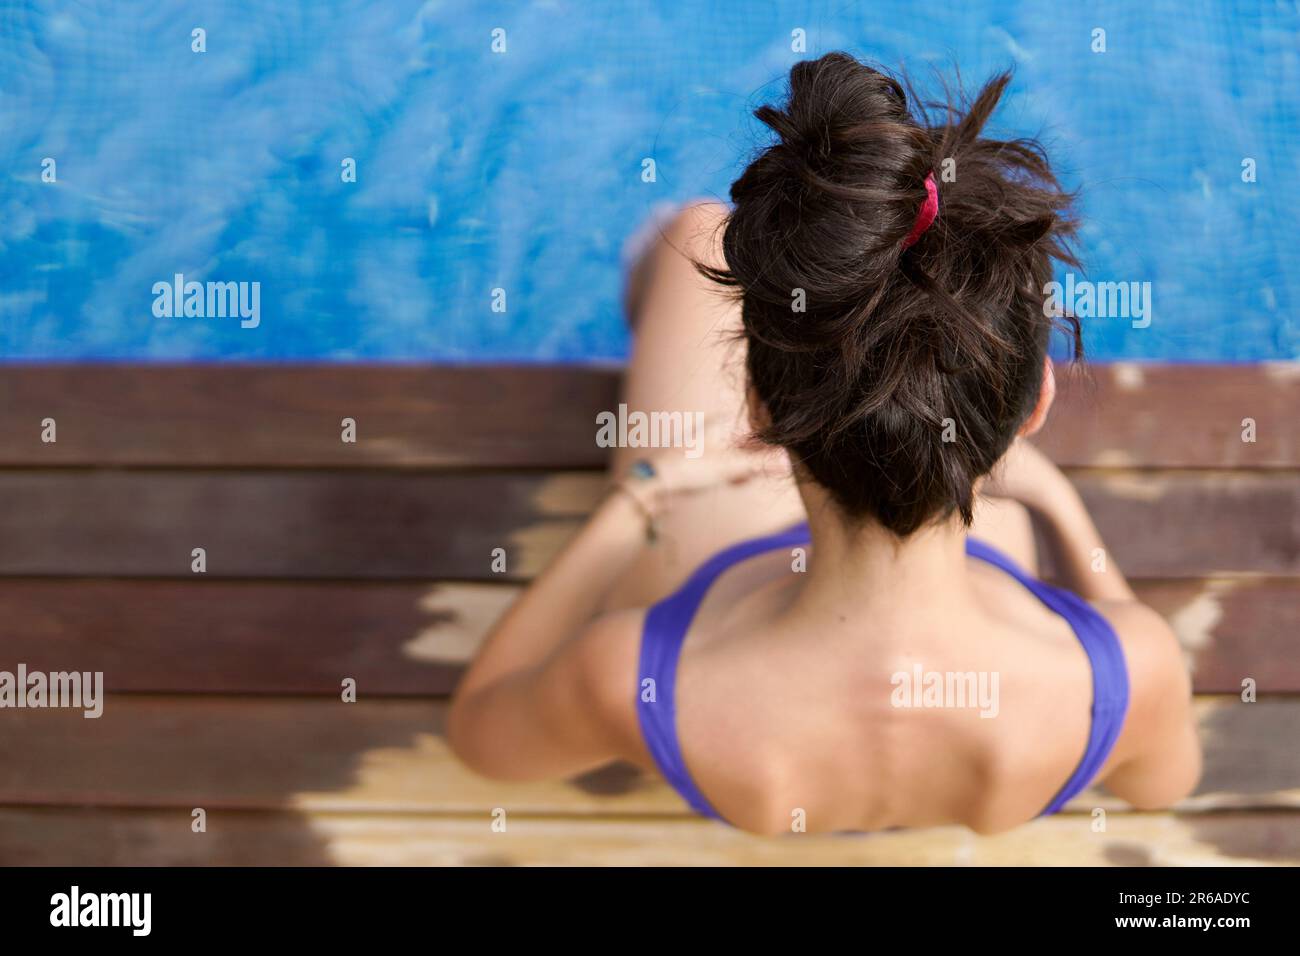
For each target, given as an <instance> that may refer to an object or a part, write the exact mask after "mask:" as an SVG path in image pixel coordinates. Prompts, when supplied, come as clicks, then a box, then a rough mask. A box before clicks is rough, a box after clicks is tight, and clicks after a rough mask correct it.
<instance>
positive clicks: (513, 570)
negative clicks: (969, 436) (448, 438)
mask: <svg viewBox="0 0 1300 956" xmlns="http://www.w3.org/2000/svg"><path fill="white" fill-rule="evenodd" d="M1075 477H1076V480H1077V484H1078V487H1079V489H1080V491H1081V493H1082V494H1083V497H1084V498H1085V500H1086V501H1087V502H1088V505H1089V507H1090V508H1091V509H1092V512H1093V514H1094V517H1095V518H1096V520H1097V523H1098V525H1099V526H1100V528H1101V530H1102V533H1103V534H1104V535H1105V536H1106V539H1107V542H1108V544H1109V546H1110V547H1111V549H1112V551H1113V553H1114V555H1115V557H1116V558H1117V559H1118V560H1119V562H1120V564H1121V566H1122V567H1123V568H1124V570H1125V572H1126V573H1127V574H1128V575H1129V576H1131V577H1161V578H1188V577H1202V576H1206V575H1214V574H1222V573H1238V572H1248V573H1258V574H1272V575H1297V574H1300V472H1219V471H1206V472H1180V471H1169V472H1125V473H1116V472H1091V471H1088V472H1082V473H1079V474H1077V475H1076V476H1075ZM604 487H605V480H604V478H603V476H601V475H600V474H598V473H592V472H558V473H545V474H539V473H533V472H497V471H485V472H463V473H460V472H414V473H412V472H351V471H329V472H301V471H270V472H215V471H201V472H176V471H140V472H131V471H128V472H120V471H92V472H85V473H83V472H76V471H59V470H32V471H25V470H24V471H11V472H0V500H4V501H5V503H6V507H5V508H4V509H0V574H9V575H42V576H44V575H49V576H77V577H84V576H119V577H139V576H145V577H189V576H191V571H190V560H191V559H190V554H191V549H193V548H196V547H203V548H206V549H207V568H208V570H207V575H208V577H209V578H217V577H293V578H354V579H375V578H405V579H412V578H414V579H431V578H455V579H472V580H482V579H492V578H494V577H496V576H495V575H493V574H492V572H491V555H492V551H493V549H495V548H498V547H501V548H505V549H506V554H507V574H506V575H504V577H507V578H527V577H529V576H531V575H532V574H534V573H536V571H537V570H538V569H539V568H541V567H542V566H544V564H545V562H546V561H548V560H549V559H550V558H551V557H552V556H553V555H554V554H555V552H556V550H557V549H558V548H559V547H560V546H561V545H562V544H563V542H564V541H565V540H566V539H567V538H568V536H569V535H570V534H571V533H572V532H573V530H574V529H575V528H576V527H577V525H578V523H579V521H580V519H581V518H582V517H583V516H584V515H585V514H587V513H588V512H589V510H590V509H591V508H592V507H593V505H594V503H595V502H596V501H598V500H599V497H600V495H601V493H602V491H603V489H604Z"/></svg>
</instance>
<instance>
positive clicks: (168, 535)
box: [0, 470, 604, 579]
mask: <svg viewBox="0 0 1300 956" xmlns="http://www.w3.org/2000/svg"><path fill="white" fill-rule="evenodd" d="M603 488H604V481H603V479H602V478H601V477H600V476H599V475H596V474H587V473H581V472H574V473H558V474H545V473H533V472H481V473H479V472H472V473H446V472H422V473H398V472H343V471H337V472H295V471H277V472H251V473H227V472H155V471H142V472H114V471H94V472H76V471H44V470H40V471H18V472H8V473H0V500H4V501H5V503H6V506H5V508H4V509H0V574H9V575H17V574H22V575H73V576H78V577H82V576H88V577H93V576H121V577H136V576H148V577H185V578H194V577H196V575H195V574H194V573H193V572H192V570H191V553H192V549H194V548H203V549H205V551H206V562H207V571H206V575H207V578H208V579H211V578H219V577H292V578H361V579H374V578H417V579H418V578H424V579H428V578H487V579H490V578H493V577H495V576H496V575H493V573H492V570H491V566H492V557H493V551H494V549H496V548H503V549H504V550H505V553H506V569H507V570H506V573H504V574H502V575H499V577H502V578H520V577H529V576H531V575H533V574H535V573H537V571H538V570H539V569H540V568H541V567H542V566H543V565H544V563H545V562H546V561H547V560H549V558H550V557H551V556H552V555H554V553H555V552H556V550H558V548H559V547H560V546H561V545H562V544H563V542H564V541H565V540H566V539H567V538H568V537H569V535H570V534H572V532H573V531H574V529H575V528H576V527H577V526H578V524H579V522H580V521H581V519H582V518H583V516H585V515H586V514H587V513H588V512H589V511H590V509H591V508H592V506H593V504H594V502H595V501H596V500H597V499H598V498H599V496H600V494H601V493H602V490H603Z"/></svg>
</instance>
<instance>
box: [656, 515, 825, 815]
mask: <svg viewBox="0 0 1300 956" xmlns="http://www.w3.org/2000/svg"><path fill="white" fill-rule="evenodd" d="M808 541H809V533H808V525H807V524H806V523H801V524H798V525H796V526H795V527H793V528H791V529H789V530H788V531H781V532H778V533H777V534H771V535H766V536H764V537H761V538H753V539H751V540H748V541H742V542H740V543H739V544H736V545H733V546H731V547H730V548H727V549H726V550H724V551H720V552H719V553H717V554H715V555H714V556H713V557H712V558H710V559H709V560H708V561H706V562H705V563H704V564H702V565H701V566H700V567H699V568H698V569H697V570H696V571H695V573H694V574H692V575H691V576H690V578H689V579H687V581H686V583H685V584H684V585H682V587H681V588H679V589H678V590H677V591H675V592H673V593H672V594H670V595H668V597H666V598H664V599H663V600H662V601H659V602H658V603H657V604H654V605H653V606H651V607H650V609H649V610H647V611H646V616H645V626H644V627H643V629H642V634H641V656H640V662H639V665H638V671H637V674H638V676H637V684H638V686H637V718H638V720H639V721H640V724H641V736H642V737H643V738H644V740H645V744H646V748H647V749H648V750H649V751H650V756H651V757H653V758H654V762H655V765H656V766H658V768H659V772H660V773H661V774H663V776H664V779H665V780H667V781H668V782H669V783H670V784H672V786H673V789H674V790H676V791H677V792H678V793H679V794H681V796H682V798H683V799H684V800H685V801H686V802H687V803H688V804H690V806H691V809H693V810H695V812H696V813H700V814H703V815H704V816H707V817H714V818H717V819H721V818H722V817H721V815H720V814H719V813H718V812H717V811H716V810H715V809H713V806H712V805H711V804H710V803H709V801H708V800H707V799H705V796H704V794H702V793H701V792H700V789H699V787H697V786H696V785H695V781H694V779H692V777H691V775H690V772H689V771H688V770H687V769H686V760H685V758H684V757H683V756H682V748H681V741H680V739H679V738H678V736H677V661H678V658H679V657H680V656H681V653H682V643H683V642H684V641H685V639H686V632H687V631H688V630H689V629H690V626H691V621H692V620H693V619H694V617H695V612H696V611H697V610H699V607H700V604H701V603H702V602H703V600H704V595H705V594H706V593H708V590H709V587H710V585H712V584H713V582H714V581H715V580H717V578H718V577H719V576H720V575H721V574H722V573H723V572H724V571H726V570H727V569H728V568H730V567H731V566H732V565H735V564H739V563H740V562H741V561H744V560H746V559H748V558H751V557H753V556H754V555H757V554H762V553H763V552H766V551H775V550H777V549H778V548H786V547H795V546H797V545H800V544H807V543H808Z"/></svg>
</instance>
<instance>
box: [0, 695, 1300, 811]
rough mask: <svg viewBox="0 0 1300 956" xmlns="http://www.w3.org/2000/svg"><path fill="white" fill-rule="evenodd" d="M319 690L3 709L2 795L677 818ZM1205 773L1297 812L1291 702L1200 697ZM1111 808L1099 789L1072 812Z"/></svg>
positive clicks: (240, 806)
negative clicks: (462, 746)
mask: <svg viewBox="0 0 1300 956" xmlns="http://www.w3.org/2000/svg"><path fill="white" fill-rule="evenodd" d="M360 695H361V699H360V701H359V702H357V703H353V704H347V703H343V702H341V701H338V700H324V699H319V698H298V699H286V698H257V699H249V698H243V699H240V698H219V697H165V696H160V697H148V696H128V697H120V696H119V697H109V699H108V700H107V701H106V703H105V706H104V712H103V715H102V716H101V717H99V718H98V719H90V720H88V719H85V718H83V716H82V714H81V712H80V711H68V710H58V711H52V710H7V711H4V712H3V720H4V727H5V728H6V730H5V734H4V735H3V736H2V737H0V805H11V806H18V805H28V806H82V805H95V806H117V807H176V806H180V807H187V806H188V807H204V808H206V809H208V810H210V811H211V810H217V809H225V810H251V809H285V808H292V809H299V810H309V811H313V812H327V811H329V812H332V811H344V810H347V811H367V812H381V811H382V812H391V813H398V812H400V813H412V812H428V813H433V812H436V813H471V814H474V813H487V812H490V811H491V810H492V808H494V807H503V808H505V809H506V810H507V812H510V813H514V812H519V813H527V814H548V815H556V814H564V815H579V816H581V815H592V814H625V815H653V816H678V815H681V814H683V813H685V812H686V811H685V808H684V805H683V804H682V802H681V801H680V800H679V799H678V797H677V796H676V794H674V793H673V792H672V791H671V790H669V789H668V787H667V785H666V784H664V783H663V782H662V781H661V780H659V779H658V777H656V776H654V775H650V774H642V773H640V772H639V771H637V770H635V769H632V768H628V767H625V766H620V765H612V766H609V767H606V768H603V769H601V770H599V771H596V772H594V773H591V774H588V775H586V776H584V777H581V778H578V779H575V780H571V781H561V782H541V783H530V784H505V783H498V782H495V781H490V780H484V779H482V778H480V777H477V776H475V775H474V774H471V773H469V772H468V771H467V770H465V769H464V768H463V767H462V766H461V765H460V764H459V763H458V762H457V761H456V760H455V758H454V757H453V756H452V754H451V753H450V751H449V750H448V749H447V746H446V743H445V741H444V740H443V737H442V728H443V726H444V722H445V715H446V704H445V703H444V702H442V701H430V700H419V699H397V700H394V699H388V700H368V699H367V698H366V697H365V688H364V687H361V688H360ZM1197 713H1198V717H1199V721H1200V727H1201V736H1202V740H1203V744H1204V747H1205V774H1204V779H1203V781H1202V784H1201V786H1200V788H1199V789H1198V791H1197V793H1196V794H1195V795H1194V796H1193V797H1192V798H1190V799H1189V800H1187V801H1186V802H1185V803H1184V804H1183V806H1182V807H1181V809H1184V810H1187V811H1209V810H1216V811H1217V810H1222V809H1224V808H1268V809H1276V808H1300V759H1297V756H1296V750H1295V741H1296V739H1297V738H1298V737H1300V698H1286V697H1280V698H1267V697H1266V698H1265V699H1263V700H1261V701H1260V702H1258V703H1254V704H1245V703H1242V702H1241V701H1240V700H1238V699H1236V698H1231V697H1211V698H1201V699H1199V700H1198V701H1197ZM1094 807H1103V808H1107V809H1122V807H1123V804H1122V803H1121V802H1119V801H1117V800H1115V799H1113V798H1110V797H1107V796H1104V795H1102V794H1100V793H1097V792H1089V793H1085V794H1082V795H1081V796H1080V797H1079V798H1078V799H1077V800H1076V801H1075V802H1074V803H1072V804H1071V805H1070V810H1071V811H1075V812H1080V813H1084V814H1087V813H1088V812H1090V811H1091V810H1092V809H1093V808H1094Z"/></svg>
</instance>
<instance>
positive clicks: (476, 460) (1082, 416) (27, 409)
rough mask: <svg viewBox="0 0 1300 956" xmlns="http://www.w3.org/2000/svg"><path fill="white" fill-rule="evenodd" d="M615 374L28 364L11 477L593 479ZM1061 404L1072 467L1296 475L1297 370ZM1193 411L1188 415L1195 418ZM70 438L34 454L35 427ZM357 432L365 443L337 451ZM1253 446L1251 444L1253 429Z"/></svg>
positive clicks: (1146, 371) (1130, 372)
mask: <svg viewBox="0 0 1300 956" xmlns="http://www.w3.org/2000/svg"><path fill="white" fill-rule="evenodd" d="M620 376H621V370H620V369H617V368H586V367H575V366H534V367H519V366H512V367H502V366H483V367H480V366H473V367H446V366H442V367H422V366H410V365H309V366H301V365H270V366H268V365H260V366H259V365H218V366H211V365H209V366H203V365H197V366H196V365H186V366H168V365H17V366H7V367H5V369H4V374H3V375H0V466H3V465H9V466H13V465H23V466H36V467H41V466H52V465H78V466H104V465H131V466H153V467H164V466H183V467H232V468H233V467H340V468H347V467H354V466H362V467H375V466H384V467H440V466H445V465H478V466H520V467H532V466H536V467H549V468H576V467H596V466H599V465H601V464H602V463H603V462H604V460H605V452H604V450H602V449H599V448H597V447H596V446H595V442H594V434H595V424H594V420H595V415H596V413H597V412H598V411H602V410H607V409H613V408H614V407H615V405H616V403H617V394H618V383H619V379H620ZM1059 381H1060V396H1059V398H1058V403H1057V407H1056V409H1055V411H1054V413H1053V416H1052V421H1051V423H1050V424H1049V426H1048V428H1047V429H1046V430H1045V431H1044V432H1043V433H1042V435H1041V441H1042V443H1043V445H1044V447H1045V448H1047V449H1048V450H1049V451H1050V452H1051V453H1052V454H1053V456H1054V457H1055V458H1056V460H1057V461H1059V462H1061V463H1062V464H1064V465H1077V466H1094V467H1112V466H1122V467H1166V468H1171V467H1190V468H1215V467H1226V466H1231V467H1241V468H1295V467H1300V426H1298V425H1297V422H1296V409H1297V408H1300V364H1298V363H1265V364H1262V365H1159V364H1135V363H1116V364H1109V365H1107V364H1101V365H1095V366H1091V367H1090V368H1089V378H1088V379H1086V380H1085V379H1079V378H1077V377H1076V376H1073V375H1071V374H1069V373H1067V372H1065V371H1064V370H1062V371H1061V373H1060V374H1059ZM1193 410H1194V413H1193ZM47 417H48V418H54V419H55V420H56V421H57V422H58V436H59V440H58V442H57V443H55V444H45V443H43V442H41V440H40V428H41V425H40V423H41V421H42V419H45V418H47ZM345 417H350V418H353V419H355V420H356V421H357V424H358V435H359V441H358V442H357V443H356V444H355V445H350V444H344V443H343V442H341V441H340V440H339V432H340V426H339V423H340V421H341V420H342V419H343V418H345ZM1245 418H1252V419H1254V420H1255V422H1256V441H1255V442H1254V443H1246V442H1243V441H1242V438H1241V435H1242V424H1241V423H1242V420H1243V419H1245Z"/></svg>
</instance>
